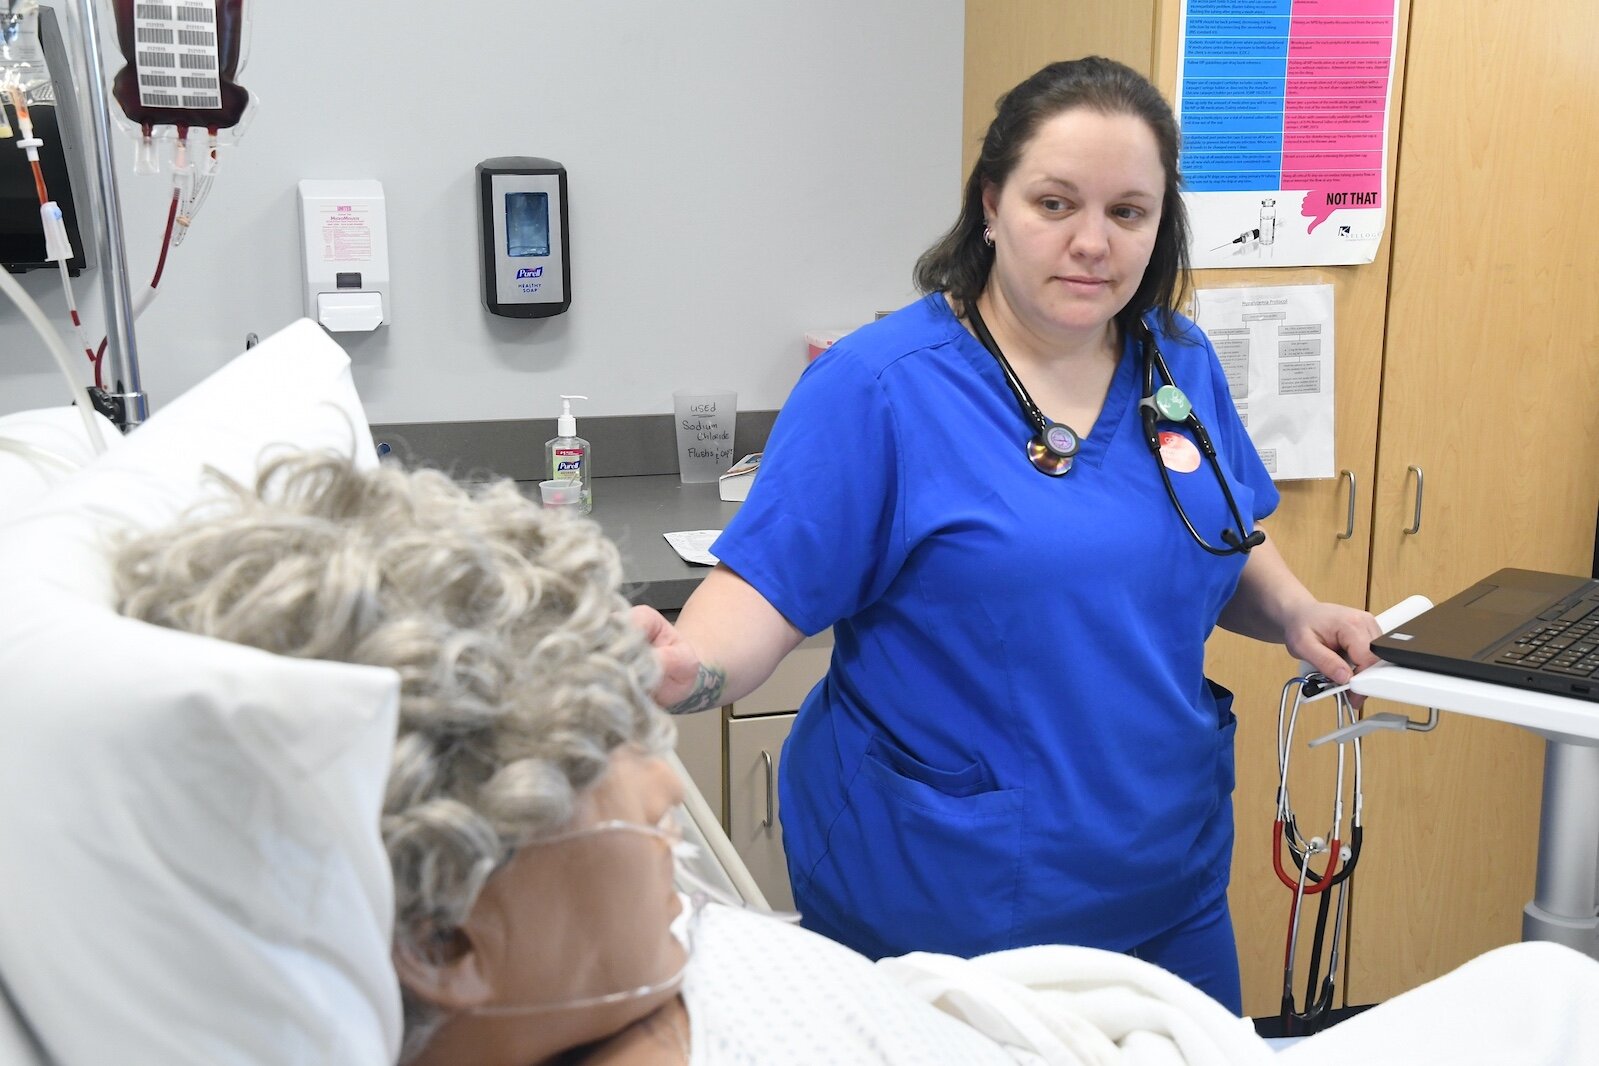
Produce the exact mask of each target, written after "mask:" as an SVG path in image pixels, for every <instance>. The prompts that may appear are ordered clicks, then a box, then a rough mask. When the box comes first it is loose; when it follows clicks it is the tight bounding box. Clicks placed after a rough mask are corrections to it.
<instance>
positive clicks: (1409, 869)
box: [1351, 0, 1599, 1000]
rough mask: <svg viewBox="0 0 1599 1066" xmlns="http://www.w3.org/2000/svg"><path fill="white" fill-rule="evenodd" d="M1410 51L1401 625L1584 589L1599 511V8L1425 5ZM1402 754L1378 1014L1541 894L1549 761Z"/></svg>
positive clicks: (1383, 459)
mask: <svg viewBox="0 0 1599 1066" xmlns="http://www.w3.org/2000/svg"><path fill="white" fill-rule="evenodd" d="M1410 34H1411V39H1410V48H1409V59H1408V64H1407V66H1408V69H1407V71H1406V78H1405V99H1404V117H1403V120H1402V123H1401V132H1400V151H1399V156H1398V173H1399V181H1398V189H1397V191H1396V196H1395V201H1394V204H1395V207H1394V215H1395V221H1394V231H1393V262H1392V267H1391V270H1390V275H1391V282H1390V293H1389V300H1388V328H1387V341H1386V345H1385V350H1384V360H1383V384H1382V410H1381V422H1380V425H1379V429H1378V445H1377V449H1376V451H1377V477H1376V480H1375V483H1374V494H1375V509H1374V515H1373V521H1372V527H1371V537H1370V542H1371V548H1370V551H1371V573H1370V590H1371V592H1370V600H1371V602H1372V603H1373V604H1382V605H1386V604H1390V603H1393V602H1396V601H1397V600H1399V599H1401V598H1403V597H1404V596H1406V595H1409V594H1410V593H1414V592H1420V593H1422V594H1424V595H1426V596H1429V597H1431V598H1432V599H1434V600H1439V599H1443V598H1446V597H1448V596H1451V595H1453V594H1454V593H1456V592H1458V591H1460V590H1461V589H1463V588H1465V587H1466V586H1467V585H1469V584H1471V583H1472V582H1474V581H1476V580H1478V579H1480V578H1482V577H1484V576H1486V575H1487V574H1488V573H1489V572H1491V571H1493V570H1494V569H1496V568H1498V567H1501V566H1523V567H1528V568H1532V569H1542V570H1554V571H1560V572H1565V573H1572V574H1586V573H1588V572H1589V567H1590V565H1591V560H1592V551H1593V535H1594V528H1593V515H1594V508H1595V501H1596V500H1599V407H1596V406H1595V405H1594V403H1593V397H1594V394H1595V389H1596V386H1599V300H1596V299H1595V298H1594V294H1593V284H1594V278H1595V270H1594V266H1593V263H1594V254H1595V249H1596V248H1599V213H1596V212H1594V211H1593V210H1592V209H1591V208H1590V206H1589V201H1590V200H1591V198H1592V192H1593V189H1594V174H1595V172H1596V171H1599V140H1596V138H1595V137H1594V118H1593V107H1594V104H1595V103H1596V102H1599V65H1596V64H1595V63H1594V61H1593V55H1592V47H1593V43H1594V42H1595V41H1599V5H1596V4H1594V3H1593V0H1545V2H1544V3H1541V4H1539V5H1538V7H1537V10H1536V11H1535V12H1532V11H1529V10H1528V8H1527V7H1526V6H1525V5H1522V4H1516V3H1510V2H1506V0H1476V2H1474V3H1471V4H1449V3H1442V2H1440V0H1414V3H1413V4H1412V12H1411V30H1410ZM1411 467H1415V468H1418V469H1419V470H1421V471H1422V473H1423V475H1424V479H1423V482H1422V484H1423V485H1424V486H1425V491H1424V493H1423V500H1422V508H1421V527H1420V532H1419V533H1416V534H1406V533H1404V532H1403V530H1404V529H1405V528H1406V527H1407V526H1410V525H1411V524H1412V521H1413V518H1414V512H1415V494H1416V492H1417V491H1418V486H1417V476H1416V475H1415V474H1414V473H1412V472H1411V470H1410V468H1411ZM1376 709H1377V710H1405V708H1402V707H1398V706H1395V705H1387V706H1381V707H1376ZM1398 739H1399V743H1398V744H1386V745H1379V744H1372V745H1370V746H1369V748H1368V751H1369V753H1370V755H1371V761H1370V762H1369V763H1368V771H1369V779H1370V784H1369V785H1368V788H1367V804H1368V807H1369V808H1370V817H1371V821H1372V829H1371V832H1372V834H1373V836H1372V838H1371V839H1372V840H1381V841H1382V846H1381V847H1380V848H1374V849H1373V850H1372V851H1371V852H1370V854H1369V858H1370V866H1369V868H1367V869H1365V870H1362V871H1361V875H1362V876H1361V877H1360V878H1359V880H1362V881H1363V882H1364V884H1363V885H1362V886H1361V892H1362V898H1363V900H1364V901H1369V903H1368V902H1363V903H1362V904H1361V906H1360V908H1359V911H1358V913H1357V927H1356V935H1357V941H1356V943H1357V955H1356V956H1355V959H1354V964H1353V970H1352V975H1351V976H1352V981H1353V985H1352V988H1351V995H1353V996H1356V997H1360V998H1364V999H1366V1000H1375V999H1382V998H1387V997H1388V996H1391V995H1394V994H1395V993H1397V992H1400V991H1402V990H1404V989H1405V988H1408V987H1410V986H1411V985H1413V984H1415V983H1417V982H1418V981H1420V980H1423V979H1426V978H1428V977H1431V976H1434V975H1436V974H1438V973H1440V972H1443V971H1445V970H1447V969H1449V968H1451V967H1453V966H1456V965H1459V964H1460V963H1461V962H1464V961H1465V960H1466V959H1467V958H1470V957H1471V956H1473V955H1476V954H1479V953H1480V952H1482V951H1485V950H1487V949H1488V948H1491V947H1494V946H1496V945H1499V944H1504V943H1507V942H1510V941H1514V940H1517V939H1519V938H1520V935H1521V908H1522V906H1523V905H1524V904H1525V903H1526V902H1527V900H1528V899H1529V898H1530V897H1531V895H1532V887H1533V878H1534V873H1535V871H1534V857H1535V854H1536V850H1537V815H1538V807H1539V802H1540V796H1541V768H1542V764H1543V744H1542V741H1540V740H1539V739H1538V738H1537V737H1536V736H1534V735H1533V734H1532V733H1530V732H1528V731H1526V730H1522V729H1517V728H1515V727H1513V726H1507V725H1504V724H1502V723H1495V722H1486V721H1481V720H1477V719H1471V718H1466V717H1464V716H1458V715H1445V716H1444V719H1443V724H1442V726H1441V727H1440V729H1439V730H1438V731H1437V732H1436V733H1433V734H1428V735H1425V736H1421V737H1404V738H1398ZM1378 825H1381V826H1382V829H1381V830H1380V832H1381V834H1382V835H1381V837H1379V836H1377V834H1378V833H1379V829H1378V828H1377V827H1378ZM1361 945H1364V946H1363V947H1362V946H1361Z"/></svg>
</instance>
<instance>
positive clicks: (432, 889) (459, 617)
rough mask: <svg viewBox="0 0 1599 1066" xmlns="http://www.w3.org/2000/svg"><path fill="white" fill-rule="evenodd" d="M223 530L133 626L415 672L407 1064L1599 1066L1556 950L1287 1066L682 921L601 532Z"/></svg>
mask: <svg viewBox="0 0 1599 1066" xmlns="http://www.w3.org/2000/svg"><path fill="white" fill-rule="evenodd" d="M224 510H225V511H226V513H218V510H217V509H216V508H208V509H207V510H206V511H205V513H204V514H203V516H196V517H195V518H194V519H192V520H189V521H186V522H183V523H180V524H179V525H177V526H175V527H173V528H171V529H168V530H164V531H160V532H157V533H155V534H151V535H147V536H144V537H142V538H140V539H138V540H135V541H133V542H131V543H129V544H127V545H125V546H124V547H123V548H122V549H121V551H120V553H119V558H118V563H117V575H118V587H119V592H120V596H121V602H122V610H123V612H124V613H125V614H128V615H130V616H133V617H137V618H142V619H145V620H147V621H150V622H154V623H156V624H160V625H165V626H170V627H172V628H176V629H181V630H185V631H189V632H195V633H202V634H206V635H209V636H212V637H216V638H220V639H223V640H229V641H233V642H236V643H240V644H247V645H252V646H255V647H259V648H263V649H265V650H268V651H271V652H275V653H278V654H282V655H290V656H298V657H304V658H315V659H327V660H337V661H344V662H352V663H363V664H369V665H377V666H385V667H390V668H392V669H394V670H396V671H398V672H399V674H400V676H401V679H402V688H401V706H400V723H399V730H398V736H397V739H396V742H395V748H394V757H393V764H392V768H391V772H390V777H389V781H388V786H387V792H386V796H385V802H384V814H383V822H382V833H383V838H384V842H385V845H386V847H387V850H388V854H389V858H390V864H391V867H392V870H393V873H394V887H395V908H396V913H395V925H394V941H393V960H394V967H395V973H396V976H397V978H398V980H399V984H400V988H401V994H402V998H403V1001H404V1005H405V1038H404V1044H403V1050H402V1053H401V1060H400V1061H401V1062H402V1063H408V1064H409V1063H415V1064H425V1066H433V1064H444V1063H450V1064H470V1066H533V1064H538V1063H555V1062H559V1063H575V1062H585V1063H589V1062H592V1063H651V1064H668V1063H672V1064H685V1063H690V1062H692V1063H694V1064H695V1066H708V1064H712V1063H723V1062H726V1063H734V1062H751V1063H786V1062H792V1063H818V1062H884V1063H913V1062H919V1063H963V1064H965V1063H974V1064H982V1063H996V1064H1000V1063H1017V1062H1061V1063H1082V1062H1093V1063H1116V1062H1124V1063H1182V1062H1191V1063H1201V1062H1214V1063H1230V1064H1237V1063H1251V1062H1261V1063H1266V1062H1278V1063H1283V1062H1292V1063H1300V1064H1302V1063H1317V1062H1327V1063H1332V1062H1338V1063H1340V1064H1347V1063H1348V1062H1351V1061H1356V1062H1362V1063H1375V1062H1430V1061H1449V1062H1451V1063H1452V1064H1459V1063H1462V1062H1483V1063H1488V1062H1511V1061H1513V1062H1517V1063H1534V1062H1549V1063H1556V1062H1568V1061H1570V1062H1575V1061H1599V1052H1596V1049H1599V1022H1595V1021H1591V1020H1589V1016H1599V1011H1595V1010H1593V1009H1591V1006H1590V1007H1589V1009H1571V1008H1569V1007H1568V1005H1569V1004H1581V1003H1583V1002H1584V999H1586V1002H1587V1003H1588V1004H1590V1005H1591V1004H1593V1003H1596V1002H1599V963H1594V962H1592V961H1591V960H1588V959H1586V958H1585V957H1583V956H1580V955H1578V954H1577V953H1575V952H1570V951H1567V950H1565V949H1559V948H1553V947H1550V946H1539V947H1534V946H1532V945H1523V946H1521V947H1520V948H1511V949H1505V953H1504V954H1500V953H1495V954H1494V955H1490V956H1487V957H1484V958H1483V959H1481V960H1478V962H1477V963H1474V964H1472V965H1471V966H1468V967H1466V968H1464V969H1463V970H1462V971H1459V972H1457V974H1455V975H1450V976H1448V977H1445V978H1443V979H1441V980H1439V981H1437V982H1433V983H1431V984H1430V985H1428V986H1424V987H1423V988H1422V989H1420V990H1417V992H1415V993H1411V994H1410V995H1409V996H1406V997H1401V998H1400V999H1397V1000H1395V1001H1393V1002H1391V1003H1389V1004H1386V1005H1384V1006H1383V1007H1380V1008H1378V1009H1377V1010H1374V1011H1370V1012H1367V1013H1366V1014H1364V1015H1362V1016H1360V1017H1359V1018H1356V1019H1354V1020H1353V1021H1350V1022H1346V1023H1344V1024H1343V1025H1341V1026H1339V1027H1337V1028H1335V1029H1333V1030H1330V1031H1329V1032H1328V1033H1326V1034H1323V1035H1321V1036H1318V1037H1313V1038H1311V1039H1309V1040H1307V1041H1304V1042H1303V1043H1301V1044H1299V1045H1297V1046H1296V1047H1294V1048H1293V1049H1291V1050H1290V1051H1289V1052H1287V1053H1286V1054H1285V1055H1284V1056H1282V1057H1274V1056H1273V1054H1272V1053H1271V1052H1270V1051H1269V1050H1268V1049H1267V1047H1266V1046H1265V1045H1264V1044H1263V1043H1262V1042H1260V1041H1259V1040H1257V1039H1256V1038H1255V1036H1254V1034H1253V1031H1252V1030H1251V1029H1250V1028H1249V1025H1248V1023H1247V1022H1245V1021H1242V1020H1240V1019H1237V1018H1235V1017H1233V1016H1232V1015H1231V1013H1230V1012H1229V1011H1228V1010H1227V1008H1225V1007H1223V1006H1222V1005H1221V1004H1219V1003H1216V1002H1215V1001H1213V1000H1210V999H1209V998H1208V997H1206V996H1205V995H1204V994H1203V993H1201V992H1199V990H1198V989H1195V988H1193V987H1192V986H1189V985H1187V984H1186V983H1185V982H1182V981H1181V980H1180V979H1179V978H1176V977H1175V976H1173V975H1171V974H1167V973H1165V972H1164V971H1159V970H1157V969H1156V968H1154V967H1152V966H1149V965H1148V964H1146V963H1141V962H1139V961H1138V960H1136V959H1128V958H1127V957H1125V956H1121V955H1117V954H1115V953H1107V952H1094V951H1092V950H1091V949H1085V948H1027V949H1021V951H1019V952H1002V953H1000V954H999V955H997V956H986V957H983V958H980V959H977V960H956V959H948V958H945V957H943V956H919V955H913V956H906V957H904V958H902V959H889V960H884V961H883V962H882V963H878V964H873V963H871V962H869V961H867V960H866V959H865V958H863V957H861V956H859V955H857V954H855V953H854V952H852V951H850V950H848V949H846V948H844V947H841V946H839V945H837V944H833V943H832V942H830V941H826V940H824V939H822V938H821V937H818V936H816V935H815V934H813V933H809V932H807V931H805V930H802V929H800V928H798V927H796V926H792V925H788V924H784V923H782V922H779V921H777V920H775V919H773V918H770V917H765V916H761V915H758V914H754V913H751V912H747V911H743V910H739V909H736V908H733V907H726V906H721V905H716V904H712V905H710V906H708V907H705V908H704V909H703V911H701V910H700V909H699V906H698V904H699V901H697V900H696V901H695V902H694V904H693V905H692V906H691V907H690V911H691V913H685V902H684V897H682V896H680V895H679V894H678V893H677V892H676V891H675V889H674V881H673V833H672V830H671V828H670V826H671V821H670V819H669V818H668V815H669V814H670V813H671V811H672V810H673V808H674V807H675V806H676V805H677V804H678V802H679V801H680V800H681V798H682V785H681V783H680V782H679V781H678V780H677V778H676V776H675V775H674V773H673V771H672V769H671V768H670V766H669V765H668V763H667V762H665V761H664V760H663V758H662V755H663V753H665V752H666V751H667V750H668V749H669V748H670V746H671V744H672V742H673V739H674V734H675V730H674V728H673V725H672V722H671V719H670V718H667V717H665V716H664V715H663V714H662V713H661V712H660V711H659V710H658V709H657V707H656V705H655V703H654V701H653V700H652V699H651V698H650V695H649V693H650V690H651V688H652V686H653V685H654V683H655V681H656V680H657V677H656V666H655V657H654V655H653V654H652V653H651V651H650V648H649V646H648V644H647V643H646V642H645V639H644V637H643V636H642V634H641V633H640V632H639V631H637V630H636V629H635V628H634V627H633V626H632V624H631V623H630V621H629V613H628V606H627V603H626V601H625V600H624V599H623V598H622V596H621V595H620V593H619V592H618V588H619V582H620V565H619V562H618V557H617V553H616V551H615V549H614V548H613V547H612V546H611V545H610V544H609V543H608V542H607V541H605V540H604V538H603V537H601V536H600V534H599V532H598V529H597V527H596V526H594V525H593V524H592V523H590V522H587V521H585V520H581V519H574V518H570V517H568V516H566V515H564V514H558V513H553V512H552V513H549V514H546V513H545V512H543V511H542V510H541V509H540V508H539V507H538V506H537V505H536V504H533V503H531V502H529V501H528V500H526V499H525V498H524V497H523V496H521V494H520V493H519V492H518V491H517V489H516V488H515V486H514V485H512V484H510V483H509V482H506V483H501V484H497V485H492V486H485V487H479V488H477V489H475V490H468V489H464V488H462V487H459V486H457V485H455V484H453V483H451V482H450V481H449V480H448V479H446V478H445V477H443V476H442V475H439V474H437V473H431V472H414V473H408V472H404V471H401V470H399V469H396V468H384V469H380V470H376V471H358V470H356V469H354V468H353V467H352V466H351V465H350V464H349V463H348V462H347V461H345V460H341V459H338V458H332V457H315V456H297V457H291V458H288V459H284V460H279V461H278V462H276V463H275V464H273V465H271V466H269V467H268V468H267V469H266V470H265V471H264V472H263V474H262V476H261V478H260V481H259V483H258V485H256V486H254V487H251V488H248V489H246V488H243V487H236V488H235V499H234V500H233V501H232V502H231V503H230V504H229V505H228V506H227V507H226V508H225V509H224ZM978 902H979V903H980V901H978ZM689 932H692V952H690V950H689V948H688V946H686V943H685V940H686V939H687V934H688V933H689ZM1523 949H1531V950H1532V951H1533V952H1535V953H1536V954H1535V956H1527V957H1522V956H1521V955H1516V956H1515V957H1514V958H1512V955H1513V954H1514V953H1517V952H1520V951H1522V950H1523ZM1473 967H1476V968H1475V969H1473ZM1451 1011H1456V1012H1465V1013H1463V1014H1460V1013H1457V1014H1455V1015H1454V1017H1453V1018H1451V1016H1450V1012H1451ZM1463 1018H1464V1019H1469V1020H1470V1024H1465V1023H1464V1022H1463V1021H1462V1020H1461V1019H1463ZM1501 1022H1502V1023H1503V1026H1502V1027H1503V1028H1504V1030H1505V1031H1504V1033H1502V1034H1501V1033H1498V1032H1497V1031H1496V1027H1499V1026H1500V1023H1501ZM1512 1022H1513V1023H1515V1024H1516V1025H1519V1026H1521V1029H1519V1030H1513V1029H1512V1026H1511V1023H1512ZM1527 1029H1531V1030H1533V1031H1535V1032H1536V1033H1537V1034H1538V1040H1537V1041H1536V1047H1534V1046H1533V1045H1532V1044H1530V1043H1528V1041H1527V1039H1526V1038H1525V1035H1524V1031H1525V1030H1527ZM1407 1034H1408V1035H1407ZM1407 1040H1408V1041H1409V1043H1407V1042H1406V1041H1407Z"/></svg>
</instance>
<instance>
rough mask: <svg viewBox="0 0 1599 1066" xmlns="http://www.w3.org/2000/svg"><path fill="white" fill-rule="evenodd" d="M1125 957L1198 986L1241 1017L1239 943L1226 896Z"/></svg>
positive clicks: (1130, 951) (1242, 999)
mask: <svg viewBox="0 0 1599 1066" xmlns="http://www.w3.org/2000/svg"><path fill="white" fill-rule="evenodd" d="M1127 954H1129V955H1131V956H1132V957H1133V958H1135V959H1143V960H1144V961H1145V962H1152V963H1154V964H1155V965H1156V966H1159V967H1161V968H1162V969H1165V970H1170V971H1171V972H1172V973H1174V974H1176V975H1177V976H1178V977H1181V978H1182V979H1183V980H1185V981H1187V982H1188V983H1189V984H1192V985H1197V986H1198V987H1199V989H1200V991H1202V992H1204V993H1206V994H1207V995H1209V996H1210V997H1211V998H1212V999H1214V1000H1217V1001H1219V1002H1220V1003H1221V1004H1222V1006H1224V1007H1226V1008H1227V1009H1228V1010H1230V1011H1232V1012H1233V1013H1234V1014H1238V1015H1242V1014H1243V1013H1244V993H1243V988H1242V984H1241V982H1240V979H1239V976H1238V943H1237V941H1236V940H1235V939H1234V937H1233V916H1232V912H1231V911H1229V910H1228V909H1227V896H1226V894H1225V893H1224V894H1223V895H1222V896H1221V897H1220V898H1219V899H1217V901H1216V902H1215V903H1213V904H1211V905H1210V906H1209V907H1206V908H1204V909H1202V910H1201V911H1199V912H1198V913H1197V914H1195V915H1193V917H1191V918H1188V919H1187V920H1186V921H1184V922H1182V923H1181V924H1180V925H1178V926H1177V927H1176V928H1174V929H1168V930H1166V931H1165V932H1164V933H1161V934H1160V935H1159V936H1157V937H1154V938H1152V939H1150V940H1146V941H1145V942H1144V943H1142V944H1138V945H1136V946H1134V947H1132V948H1130V949H1128V951H1127Z"/></svg>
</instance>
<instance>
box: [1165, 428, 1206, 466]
mask: <svg viewBox="0 0 1599 1066" xmlns="http://www.w3.org/2000/svg"><path fill="white" fill-rule="evenodd" d="M1160 461H1161V462H1162V463H1164V464H1165V466H1166V469H1167V470H1172V471H1175V472H1177V473H1179V474H1191V473H1193V472H1194V471H1195V470H1198V469H1199V449H1198V448H1196V447H1194V442H1193V441H1191V440H1189V439H1188V438H1187V437H1185V436H1183V435H1182V434H1181V433H1173V432H1171V431H1170V430H1166V431H1164V432H1162V433H1161V435H1160Z"/></svg>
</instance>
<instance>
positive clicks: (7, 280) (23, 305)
mask: <svg viewBox="0 0 1599 1066" xmlns="http://www.w3.org/2000/svg"><path fill="white" fill-rule="evenodd" d="M0 289H4V290H5V294H6V295H7V296H9V297H11V302H12V303H14V304H16V305H17V310H19V311H21V312H22V316H23V317H24V318H26V319H27V320H28V324H29V325H31V326H32V327H33V328H34V331H35V332H37V333H38V334H39V337H40V339H42V340H43V341H44V346H45V347H46V348H48V349H50V354H51V355H52V356H54V357H55V361H56V365H57V366H58V367H60V368H61V373H62V374H64V375H65V376H66V379H67V384H68V386H69V387H70V390H71V393H72V399H73V402H74V405H75V406H76V407H77V408H78V414H80V415H81V416H83V424H84V427H85V428H86V429H87V430H88V431H89V444H90V445H91V446H92V447H93V448H94V450H95V452H96V453H97V454H98V453H100V452H103V451H105V449H106V444H105V437H104V436H102V435H101V433H100V423H98V422H96V421H95V420H94V414H93V412H91V411H90V410H89V407H88V404H87V400H88V391H87V390H86V389H85V388H84V386H83V379H82V378H80V377H78V369H77V367H76V366H74V365H73V362H72V355H71V353H70V352H68V351H67V346H66V342H64V341H63V340H62V339H61V334H60V333H57V332H56V329H55V327H54V326H52V325H51V324H50V319H49V318H47V317H46V316H45V313H44V311H43V310H41V309H40V307H39V305H38V304H37V303H35V302H34V300H33V297H31V296H29V295H28V293H27V290H25V289H24V288H23V287H22V286H21V285H20V284H19V283H18V282H17V280H16V279H15V278H13V277H12V276H11V272H10V271H9V270H0Z"/></svg>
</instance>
